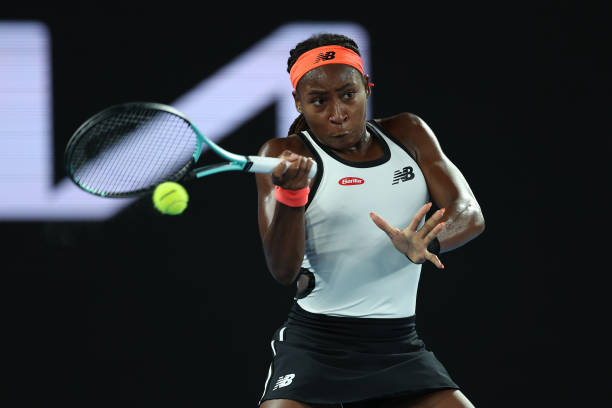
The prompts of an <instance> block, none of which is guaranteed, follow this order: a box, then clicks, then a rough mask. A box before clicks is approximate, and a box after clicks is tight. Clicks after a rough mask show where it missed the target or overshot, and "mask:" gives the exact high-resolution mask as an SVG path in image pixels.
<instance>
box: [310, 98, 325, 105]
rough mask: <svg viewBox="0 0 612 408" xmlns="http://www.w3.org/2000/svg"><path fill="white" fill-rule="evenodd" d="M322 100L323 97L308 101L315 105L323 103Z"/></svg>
mask: <svg viewBox="0 0 612 408" xmlns="http://www.w3.org/2000/svg"><path fill="white" fill-rule="evenodd" d="M323 102H325V100H324V99H323V98H314V99H312V100H311V101H310V103H312V104H313V105H315V106H321V105H323Z"/></svg>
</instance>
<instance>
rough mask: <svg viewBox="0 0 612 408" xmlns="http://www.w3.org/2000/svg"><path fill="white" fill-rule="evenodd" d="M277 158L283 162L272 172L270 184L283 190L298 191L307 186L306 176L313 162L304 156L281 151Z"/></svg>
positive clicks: (307, 178) (307, 179)
mask: <svg viewBox="0 0 612 408" xmlns="http://www.w3.org/2000/svg"><path fill="white" fill-rule="evenodd" d="M279 158H281V159H283V161H282V162H281V163H280V164H279V165H278V166H276V167H275V168H274V170H273V171H272V182H273V183H274V184H276V185H279V186H281V187H283V188H286V189H290V190H298V189H301V188H304V187H307V186H308V184H309V177H308V174H309V173H310V169H311V168H312V164H313V163H314V161H313V160H312V159H311V158H309V157H305V156H300V155H299V154H296V153H293V152H291V151H289V150H285V151H283V153H281V155H280V156H279Z"/></svg>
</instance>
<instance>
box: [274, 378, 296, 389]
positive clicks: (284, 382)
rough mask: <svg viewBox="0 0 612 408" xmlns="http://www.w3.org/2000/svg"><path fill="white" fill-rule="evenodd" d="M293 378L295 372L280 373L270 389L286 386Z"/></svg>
mask: <svg viewBox="0 0 612 408" xmlns="http://www.w3.org/2000/svg"><path fill="white" fill-rule="evenodd" d="M294 378H295V374H287V375H281V376H280V377H278V380H277V381H276V385H275V386H274V388H273V389H272V391H274V390H277V389H279V388H282V387H286V386H288V385H289V384H291V382H292V381H293V379H294Z"/></svg>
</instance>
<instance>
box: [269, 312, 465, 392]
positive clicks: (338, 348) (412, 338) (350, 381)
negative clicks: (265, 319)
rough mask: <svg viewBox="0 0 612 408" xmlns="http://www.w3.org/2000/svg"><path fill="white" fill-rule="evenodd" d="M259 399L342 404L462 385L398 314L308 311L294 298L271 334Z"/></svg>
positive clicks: (411, 321)
mask: <svg viewBox="0 0 612 408" xmlns="http://www.w3.org/2000/svg"><path fill="white" fill-rule="evenodd" d="M271 345H272V353H273V360H272V364H271V365H270V370H269V372H268V377H267V379H266V384H265V388H264V393H263V396H262V398H261V401H260V403H261V402H263V401H265V400H269V399H279V398H282V399H290V400H294V401H300V402H304V403H310V404H340V403H349V402H355V401H365V400H373V399H381V398H392V397H399V396H405V395H419V394H423V393H427V392H432V391H436V390H442V389H459V387H458V386H457V384H455V383H454V382H453V380H452V379H451V378H450V376H449V374H448V372H447V371H446V369H445V368H444V366H443V365H442V364H441V363H440V362H439V361H438V360H437V358H436V357H435V355H434V354H433V353H432V352H431V351H428V350H427V349H426V348H425V344H424V343H423V341H422V340H421V339H419V337H418V335H417V332H416V325H415V316H411V317H406V318H394V319H376V318H355V317H337V316H328V315H323V314H315V313H310V312H307V311H305V310H304V309H302V308H301V307H300V306H299V305H298V304H297V302H294V304H293V306H292V307H291V310H290V312H289V318H288V319H287V321H286V322H285V324H284V325H283V326H282V327H280V328H279V329H278V330H277V331H276V333H275V334H274V338H273V340H272V343H271Z"/></svg>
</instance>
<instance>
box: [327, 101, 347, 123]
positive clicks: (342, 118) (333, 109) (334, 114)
mask: <svg viewBox="0 0 612 408" xmlns="http://www.w3.org/2000/svg"><path fill="white" fill-rule="evenodd" d="M347 119H348V114H347V112H346V110H345V109H344V107H343V106H342V104H341V103H340V102H336V103H333V104H331V105H330V112H329V121H330V122H331V123H333V124H335V125H341V124H343V123H344V122H346V121H347Z"/></svg>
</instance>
